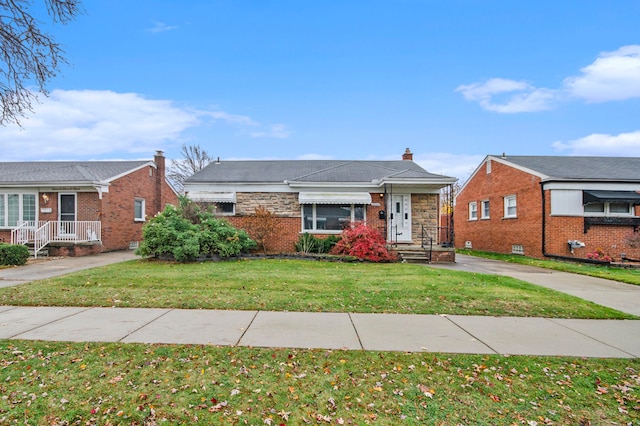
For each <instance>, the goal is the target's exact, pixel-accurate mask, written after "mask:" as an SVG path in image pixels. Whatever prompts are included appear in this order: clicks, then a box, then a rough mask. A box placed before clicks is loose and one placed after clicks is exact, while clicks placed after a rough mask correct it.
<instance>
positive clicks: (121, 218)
mask: <svg viewBox="0 0 640 426" xmlns="http://www.w3.org/2000/svg"><path fill="white" fill-rule="evenodd" d="M177 197H178V196H177V194H176V192H175V191H174V190H173V188H172V187H171V185H169V184H168V183H167V181H166V179H165V157H164V156H163V154H162V151H158V152H156V155H155V156H154V159H153V160H147V161H42V162H35V161H34V162H5V163H0V241H4V242H13V243H19V244H28V245H33V246H35V249H36V250H40V249H41V248H46V249H48V251H49V254H51V255H71V256H73V255H75V256H79V255H84V254H92V253H98V252H101V251H112V250H122V249H128V248H131V247H135V246H136V245H137V244H138V242H139V241H140V240H141V239H142V225H143V224H144V223H145V220H146V218H147V217H148V216H153V215H154V214H156V213H157V212H159V211H162V210H163V209H164V207H165V205H167V204H177V200H178V198H177Z"/></svg>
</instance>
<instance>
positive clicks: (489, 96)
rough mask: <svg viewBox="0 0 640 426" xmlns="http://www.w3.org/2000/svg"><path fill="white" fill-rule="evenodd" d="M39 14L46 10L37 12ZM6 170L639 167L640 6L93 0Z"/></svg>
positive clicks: (15, 137)
mask: <svg viewBox="0 0 640 426" xmlns="http://www.w3.org/2000/svg"><path fill="white" fill-rule="evenodd" d="M35 3H36V4H40V3H42V2H41V1H40V0H35ZM84 9H85V14H83V15H81V16H80V17H79V18H78V19H77V20H75V21H74V22H71V23H70V24H68V25H65V26H63V25H48V27H49V28H50V32H51V34H52V35H54V36H55V37H56V39H57V40H58V41H59V42H60V43H61V44H62V45H63V47H64V49H65V51H66V55H67V58H68V61H69V64H68V65H64V66H63V67H62V68H61V72H60V75H59V76H58V77H57V78H56V79H55V80H53V81H52V82H51V84H50V85H49V89H50V90H51V94H50V97H49V98H48V99H43V100H42V102H41V104H39V105H37V106H36V108H35V113H34V114H33V115H30V117H29V118H28V119H25V120H23V128H19V127H17V126H14V125H10V126H7V127H5V128H0V146H2V151H3V154H2V157H3V158H2V160H3V161H13V160H16V161H29V160H71V159H85V160H91V159H139V158H151V156H152V155H153V153H154V151H155V150H157V149H160V150H163V151H164V152H165V155H166V156H167V157H168V158H170V159H172V158H179V148H180V146H181V145H182V144H191V145H200V146H201V147H203V148H204V149H205V150H206V151H207V152H208V153H209V154H210V155H212V156H214V157H220V158H221V159H222V160H231V159H314V158H330V159H362V160H365V159H400V156H401V154H402V153H403V152H404V150H405V148H410V149H411V151H412V152H413V153H414V160H415V161H416V162H418V163H419V164H421V165H422V166H424V167H425V168H426V169H427V170H429V171H431V172H434V173H442V174H446V175H449V176H455V177H459V178H464V176H466V175H468V174H469V173H470V172H471V171H472V169H473V168H474V167H475V166H477V165H478V163H479V162H480V161H481V159H482V158H484V156H485V155H486V154H501V153H502V152H506V153H507V154H512V155H516V154H518V155H616V156H640V120H638V117H640V29H638V28H639V27H638V22H640V2H638V1H637V0H616V1H610V2H605V1H592V0H579V1H574V0H563V1H557V0H555V1H547V0H541V1H537V2H521V1H512V0H509V1H507V0H504V1H497V0H447V1H444V0H440V1H429V0H394V1H376V0H371V1H364V0H359V1H356V0H352V1H348V0H344V1H337V0H336V1H331V0H328V1H324V2H310V1H301V0H279V1H278V0H252V1H250V0H188V1H187V0H180V1H179V0H136V1H130V0H127V1H125V0H109V1H104V0H85V1H84Z"/></svg>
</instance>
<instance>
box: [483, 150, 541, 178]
mask: <svg viewBox="0 0 640 426" xmlns="http://www.w3.org/2000/svg"><path fill="white" fill-rule="evenodd" d="M487 159H491V160H492V161H495V162H496V163H501V164H504V165H505V166H509V167H513V168H514V169H516V170H520V171H521V172H525V173H529V174H530V175H533V176H537V177H539V178H540V179H542V180H544V179H548V178H549V176H547V175H545V174H543V173H540V172H538V171H536V170H533V169H529V168H527V167H523V166H521V165H519V164H515V163H512V162H511V161H509V157H506V158H502V157H495V156H493V155H488V156H487ZM485 161H486V159H485ZM483 163H484V161H483Z"/></svg>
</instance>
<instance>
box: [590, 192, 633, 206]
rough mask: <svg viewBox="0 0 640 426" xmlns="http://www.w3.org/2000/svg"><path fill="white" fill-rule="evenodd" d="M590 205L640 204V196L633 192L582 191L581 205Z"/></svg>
mask: <svg viewBox="0 0 640 426" xmlns="http://www.w3.org/2000/svg"><path fill="white" fill-rule="evenodd" d="M591 203H632V204H640V194H638V193H637V192H634V191H582V204H591Z"/></svg>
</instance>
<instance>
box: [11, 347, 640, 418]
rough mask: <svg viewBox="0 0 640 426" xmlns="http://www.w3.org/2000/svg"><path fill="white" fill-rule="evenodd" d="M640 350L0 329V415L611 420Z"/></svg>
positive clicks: (633, 385) (635, 392)
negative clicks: (401, 348)
mask: <svg viewBox="0 0 640 426" xmlns="http://www.w3.org/2000/svg"><path fill="white" fill-rule="evenodd" d="M639 369H640V362H639V361H638V360H626V359H625V360H623V359H579V358H555V357H524V356H511V357H505V356H498V355H494V356H485V355H455V356H453V355H447V354H432V353H429V354H425V353H411V354H409V353H387V352H367V351H326V350H292V349H252V348H241V347H211V346H188V345H176V346H169V345H140V344H121V343H86V344H85V343H62V342H46V343H45V342H31V341H0V390H1V391H2V398H1V399H0V423H2V424H43V425H44V424H47V425H72V424H78V425H80V424H83V425H84V424H91V425H94V424H99V425H125V424H126V425H148V426H152V425H161V424H167V425H169V424H172V425H173V424H190V425H212V424H215V425H221V424H250V425H283V424H284V425H301V424H314V425H317V424H356V425H364V424H377V425H520V424H524V425H605V424H608V425H610V424H618V425H622V424H624V425H628V424H636V422H637V421H638V419H639V418H640V411H639V410H640V378H639V376H638V374H639V373H638V371H639Z"/></svg>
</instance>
